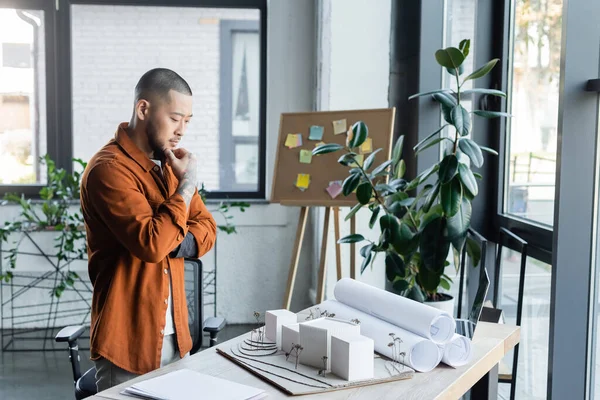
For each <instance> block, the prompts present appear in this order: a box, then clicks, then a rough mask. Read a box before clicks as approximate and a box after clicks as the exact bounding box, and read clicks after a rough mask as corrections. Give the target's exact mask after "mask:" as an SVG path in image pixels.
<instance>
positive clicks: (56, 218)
mask: <svg viewBox="0 0 600 400" xmlns="http://www.w3.org/2000/svg"><path fill="white" fill-rule="evenodd" d="M40 161H41V163H42V164H43V165H45V166H46V175H47V180H48V183H47V184H46V186H44V187H42V188H41V189H40V191H39V196H40V200H36V201H32V200H31V199H26V198H25V196H23V195H20V196H19V195H17V194H14V193H8V194H6V195H5V196H4V200H3V201H2V202H1V203H0V205H7V204H13V205H18V206H20V207H21V212H20V214H19V217H18V218H17V219H16V220H15V221H12V222H8V221H7V222H5V223H4V226H3V227H0V241H2V242H4V243H6V244H7V245H8V249H7V250H4V251H5V252H6V254H7V255H6V256H5V257H4V258H5V259H6V260H7V261H8V266H9V267H10V268H9V269H7V270H6V271H5V272H4V273H3V274H0V280H3V281H5V282H10V280H11V279H12V277H13V273H12V271H11V269H14V268H16V265H17V256H18V254H19V251H18V249H19V245H20V244H21V241H22V240H23V238H24V232H39V231H54V232H57V233H58V234H57V236H56V237H55V239H54V240H55V241H56V244H55V246H54V248H55V249H56V253H55V254H53V255H50V256H54V257H56V260H57V261H56V266H55V269H56V271H57V272H58V273H59V277H60V279H59V280H58V281H57V283H56V285H55V286H54V287H53V288H52V289H50V295H51V296H55V297H60V296H61V295H62V294H63V292H64V291H65V290H66V289H67V288H68V287H72V286H73V285H74V284H75V282H76V280H77V279H79V276H78V275H77V273H75V272H74V271H71V270H70V265H71V263H72V262H73V261H75V260H82V259H84V257H85V256H86V254H87V240H86V231H85V228H84V220H83V214H82V212H81V208H80V207H79V194H80V193H79V188H80V183H81V174H82V172H80V171H74V172H73V173H72V174H70V175H69V174H67V173H66V171H65V170H64V169H62V168H57V167H56V164H55V163H54V161H53V160H52V159H50V157H49V156H48V155H46V156H44V157H40ZM73 161H74V162H75V163H76V164H77V165H79V167H80V169H81V171H83V170H85V168H86V166H87V163H86V162H84V161H83V160H80V159H77V158H75V159H73ZM198 194H199V195H200V197H201V198H202V200H203V201H204V202H206V195H207V194H208V192H207V190H206V189H205V188H204V184H202V185H201V188H200V189H199V190H198ZM76 206H77V207H78V208H77V211H73V208H74V207H76ZM249 207H250V204H249V203H247V202H242V201H234V202H220V203H219V205H218V207H217V209H215V210H210V211H211V212H212V213H216V212H218V213H220V214H221V215H222V216H223V219H224V220H225V223H224V224H220V225H217V228H218V230H219V231H221V232H225V233H227V234H233V233H237V230H236V227H235V225H234V224H233V222H232V219H233V216H232V215H230V211H231V210H232V209H234V208H237V209H239V210H240V211H241V212H245V211H246V209H247V208H249ZM3 247H4V246H3Z"/></svg>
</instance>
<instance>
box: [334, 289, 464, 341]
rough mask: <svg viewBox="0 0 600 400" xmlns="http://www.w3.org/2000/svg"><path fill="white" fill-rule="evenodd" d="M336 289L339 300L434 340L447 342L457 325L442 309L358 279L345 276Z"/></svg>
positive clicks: (336, 296)
mask: <svg viewBox="0 0 600 400" xmlns="http://www.w3.org/2000/svg"><path fill="white" fill-rule="evenodd" d="M333 293H334V296H335V299H336V300H337V301H339V302H340V303H344V304H346V305H348V306H350V307H352V308H356V309H357V310H360V311H363V312H365V313H367V314H369V315H372V316H374V317H377V318H379V319H381V320H384V321H386V322H389V323H390V324H392V325H396V326H398V327H400V328H403V329H405V330H407V331H411V332H413V333H415V334H417V335H419V336H423V337H425V338H427V339H431V340H432V341H433V342H434V343H435V344H446V343H448V342H449V341H450V339H452V336H453V335H454V331H455V329H456V322H455V321H454V318H452V316H451V315H449V314H448V313H446V312H444V311H442V310H438V309H437V308H434V307H431V306H428V305H427V304H423V303H419V302H418V301H414V300H411V299H409V298H406V297H402V296H399V295H397V294H394V293H391V292H388V291H386V290H382V289H378V288H376V287H374V286H371V285H367V284H365V283H362V282H359V281H357V280H355V279H350V278H342V279H341V280H339V281H338V282H337V283H336V285H335V288H334V292H333Z"/></svg>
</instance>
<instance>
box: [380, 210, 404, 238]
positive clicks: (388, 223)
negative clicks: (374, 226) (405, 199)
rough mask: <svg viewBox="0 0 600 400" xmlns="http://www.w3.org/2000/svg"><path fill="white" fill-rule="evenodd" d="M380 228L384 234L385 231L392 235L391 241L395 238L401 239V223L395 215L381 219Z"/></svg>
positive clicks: (384, 216)
mask: <svg viewBox="0 0 600 400" xmlns="http://www.w3.org/2000/svg"><path fill="white" fill-rule="evenodd" d="M379 227H380V228H381V231H382V232H383V231H384V230H385V229H387V230H388V232H389V233H390V239H391V240H392V241H393V240H394V238H396V237H400V223H399V222H398V219H397V218H396V217H394V216H393V215H383V216H381V218H379Z"/></svg>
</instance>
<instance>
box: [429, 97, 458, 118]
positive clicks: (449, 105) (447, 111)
mask: <svg viewBox="0 0 600 400" xmlns="http://www.w3.org/2000/svg"><path fill="white" fill-rule="evenodd" d="M437 96H438V97H437V100H438V101H439V102H440V105H441V107H442V114H443V116H444V120H445V121H446V122H448V123H450V124H451V123H452V116H451V114H452V109H453V108H454V107H455V106H456V98H455V97H454V96H453V95H452V94H450V93H439V94H437ZM434 98H436V97H434ZM442 98H443V100H442Z"/></svg>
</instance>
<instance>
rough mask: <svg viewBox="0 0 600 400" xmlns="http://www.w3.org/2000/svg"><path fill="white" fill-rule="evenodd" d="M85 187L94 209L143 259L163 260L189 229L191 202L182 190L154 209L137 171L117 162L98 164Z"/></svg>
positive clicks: (116, 235) (115, 233)
mask: <svg viewBox="0 0 600 400" xmlns="http://www.w3.org/2000/svg"><path fill="white" fill-rule="evenodd" d="M85 190H86V192H87V196H88V200H89V203H90V207H91V209H92V210H93V212H94V213H96V214H97V216H98V217H99V218H100V219H101V220H102V221H103V222H104V224H106V226H107V228H108V229H109V230H110V231H111V232H112V233H113V234H114V235H115V237H116V238H117V239H118V240H119V242H120V243H121V244H122V245H123V246H124V247H125V248H127V249H128V250H129V252H130V253H131V254H132V255H134V256H135V257H137V258H139V259H140V260H142V261H145V262H148V263H157V262H160V261H161V260H163V259H164V258H165V257H167V256H168V255H169V253H170V252H171V251H172V250H173V249H174V248H175V247H177V246H178V245H179V244H180V243H181V242H182V240H183V238H184V237H185V236H186V234H187V232H188V220H187V219H188V218H187V206H186V204H185V201H184V199H183V197H182V196H181V195H180V194H178V193H175V194H174V195H173V196H171V197H170V198H168V199H167V200H166V201H164V202H162V203H161V204H160V205H158V207H157V208H156V211H154V210H155V208H154V207H152V205H151V204H150V203H149V202H148V199H147V198H146V196H145V194H144V193H142V191H141V190H140V189H139V187H138V184H137V182H136V180H135V177H134V175H133V174H132V173H130V172H129V171H128V170H126V169H123V168H118V167H116V166H115V165H114V163H111V162H107V163H104V164H97V165H96V166H94V168H93V169H92V170H91V171H90V172H89V175H88V178H87V184H86V188H85ZM190 227H191V225H190ZM196 237H197V236H196Z"/></svg>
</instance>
